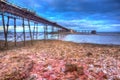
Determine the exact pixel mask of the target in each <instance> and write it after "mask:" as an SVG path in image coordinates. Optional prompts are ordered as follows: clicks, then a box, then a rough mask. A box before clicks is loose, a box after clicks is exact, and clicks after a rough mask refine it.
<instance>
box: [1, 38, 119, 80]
mask: <svg viewBox="0 0 120 80" xmlns="http://www.w3.org/2000/svg"><path fill="white" fill-rule="evenodd" d="M28 43H29V42H28ZM0 80H120V46H114V45H97V44H78V43H73V42H66V41H59V40H47V41H43V40H41V41H35V42H34V45H27V46H26V47H17V48H14V49H12V48H11V49H9V50H4V51H0Z"/></svg>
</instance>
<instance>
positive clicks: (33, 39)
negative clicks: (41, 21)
mask: <svg viewBox="0 0 120 80" xmlns="http://www.w3.org/2000/svg"><path fill="white" fill-rule="evenodd" d="M34 37H35V23H34V28H33V40H34Z"/></svg>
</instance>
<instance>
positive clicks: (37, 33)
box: [36, 23, 38, 40]
mask: <svg viewBox="0 0 120 80" xmlns="http://www.w3.org/2000/svg"><path fill="white" fill-rule="evenodd" d="M37 39H38V23H37V27H36V40H37Z"/></svg>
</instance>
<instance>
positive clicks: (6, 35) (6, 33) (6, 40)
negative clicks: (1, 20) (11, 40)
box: [6, 16, 10, 48]
mask: <svg viewBox="0 0 120 80" xmlns="http://www.w3.org/2000/svg"><path fill="white" fill-rule="evenodd" d="M9 18H10V17H9V16H8V17H7V31H6V37H8V28H9ZM6 41H7V42H6V43H7V44H6V45H7V48H8V40H6Z"/></svg>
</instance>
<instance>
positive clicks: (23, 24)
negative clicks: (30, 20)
mask: <svg viewBox="0 0 120 80" xmlns="http://www.w3.org/2000/svg"><path fill="white" fill-rule="evenodd" d="M22 26H23V35H24V46H25V42H26V39H25V23H24V18H23V23H22Z"/></svg>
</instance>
